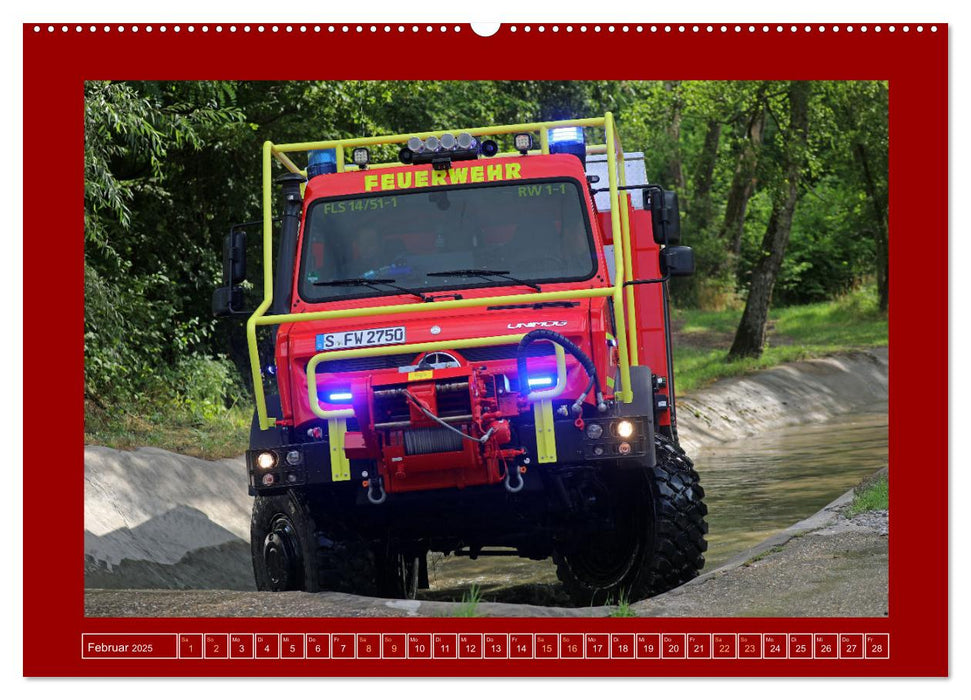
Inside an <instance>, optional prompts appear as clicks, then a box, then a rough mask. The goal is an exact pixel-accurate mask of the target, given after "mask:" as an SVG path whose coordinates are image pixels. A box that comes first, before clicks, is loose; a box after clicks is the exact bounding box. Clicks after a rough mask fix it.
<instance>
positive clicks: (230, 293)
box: [212, 287, 244, 318]
mask: <svg viewBox="0 0 971 700" xmlns="http://www.w3.org/2000/svg"><path fill="white" fill-rule="evenodd" d="M242 307H243V288H242V287H219V288H218V289H217V290H216V291H214V292H213V293H212V315H213V316H215V317H217V318H222V317H224V316H236V315H238V314H241V313H244V312H243V310H242Z"/></svg>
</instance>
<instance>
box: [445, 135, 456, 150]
mask: <svg viewBox="0 0 971 700" xmlns="http://www.w3.org/2000/svg"><path fill="white" fill-rule="evenodd" d="M441 141H442V148H444V149H445V150H446V151H451V150H452V149H453V148H455V147H456V146H458V145H459V142H458V140H457V139H456V138H455V137H454V136H453V135H452V134H442V138H441Z"/></svg>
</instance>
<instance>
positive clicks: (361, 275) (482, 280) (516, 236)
mask: <svg viewBox="0 0 971 700" xmlns="http://www.w3.org/2000/svg"><path fill="white" fill-rule="evenodd" d="M479 270H481V271H484V272H485V273H488V274H486V276H485V277H483V276H476V275H474V274H473V273H474V272H475V271H479ZM443 272H453V273H457V274H451V275H441V274H440V273H443ZM595 272H596V255H595V248H594V245H593V239H592V237H591V235H590V227H589V224H588V222H587V215H586V212H585V208H584V206H583V199H582V197H581V191H580V187H579V183H578V182H577V181H576V180H574V179H557V180H542V181H537V180H533V181H529V182H527V183H525V184H524V183H523V182H521V181H520V182H519V183H517V184H502V185H482V186H478V187H467V188H456V189H452V188H448V189H437V190H432V191H429V190H421V191H417V192H407V193H404V194H394V195H365V196H353V197H346V198H339V199H337V198H328V199H318V200H316V201H314V202H313V203H312V204H311V205H310V208H309V211H308V214H307V224H306V228H305V235H304V243H303V251H302V254H301V265H300V285H299V290H300V296H301V297H302V298H303V299H306V300H309V301H322V300H330V299H341V298H347V297H363V296H376V295H380V294H400V293H401V292H400V291H396V290H394V289H391V288H388V289H387V290H385V289H383V288H382V289H380V290H378V289H375V287H374V286H366V285H365V284H363V282H364V281H366V280H376V281H379V280H385V281H393V282H394V283H396V284H397V285H398V286H399V287H406V288H407V289H408V290H413V291H418V292H423V293H427V292H429V291H434V290H441V289H450V288H453V289H454V288H468V287H476V286H478V287H481V286H519V285H520V284H521V283H522V282H530V283H537V282H538V283H542V282H544V281H545V282H553V281H557V282H564V281H579V280H585V279H589V278H590V277H592V276H593V274H594V273H595ZM434 273H439V274H434ZM495 273H503V276H501V277H500V276H498V275H496V274H495ZM335 281H344V282H345V284H343V285H336V286H335V285H332V284H327V283H332V282H335ZM348 281H350V282H351V284H347V282H348ZM354 282H357V283H356V284H355V283H354ZM376 284H378V285H379V286H380V282H376Z"/></svg>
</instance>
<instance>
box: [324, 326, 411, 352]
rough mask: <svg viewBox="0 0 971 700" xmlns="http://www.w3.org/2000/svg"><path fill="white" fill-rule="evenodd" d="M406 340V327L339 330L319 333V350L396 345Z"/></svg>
mask: <svg viewBox="0 0 971 700" xmlns="http://www.w3.org/2000/svg"><path fill="white" fill-rule="evenodd" d="M403 342H405V327H404V326H395V327H394V328H368V329H366V330H363V331H338V332H337V333H319V334H317V351H318V352H320V351H323V350H344V349H347V348H366V347H369V346H371V345H395V344H398V343H403Z"/></svg>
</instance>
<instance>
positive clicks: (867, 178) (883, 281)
mask: <svg viewBox="0 0 971 700" xmlns="http://www.w3.org/2000/svg"><path fill="white" fill-rule="evenodd" d="M855 150H856V158H857V160H858V161H859V163H860V167H861V168H862V170H863V184H864V188H865V189H866V195H867V199H869V200H870V204H871V205H872V206H873V213H874V215H875V218H876V221H877V225H876V227H875V228H874V229H873V238H874V240H875V242H876V249H877V250H876V253H877V295H878V296H879V299H880V311H884V312H885V311H886V310H887V309H888V308H889V306H890V257H889V238H888V235H887V200H886V193H885V192H884V193H881V192H879V190H878V187H877V184H876V182H875V181H874V179H873V173H872V172H871V171H870V160H869V158H868V157H867V151H866V146H864V145H863V144H862V143H857V144H856V147H855Z"/></svg>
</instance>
